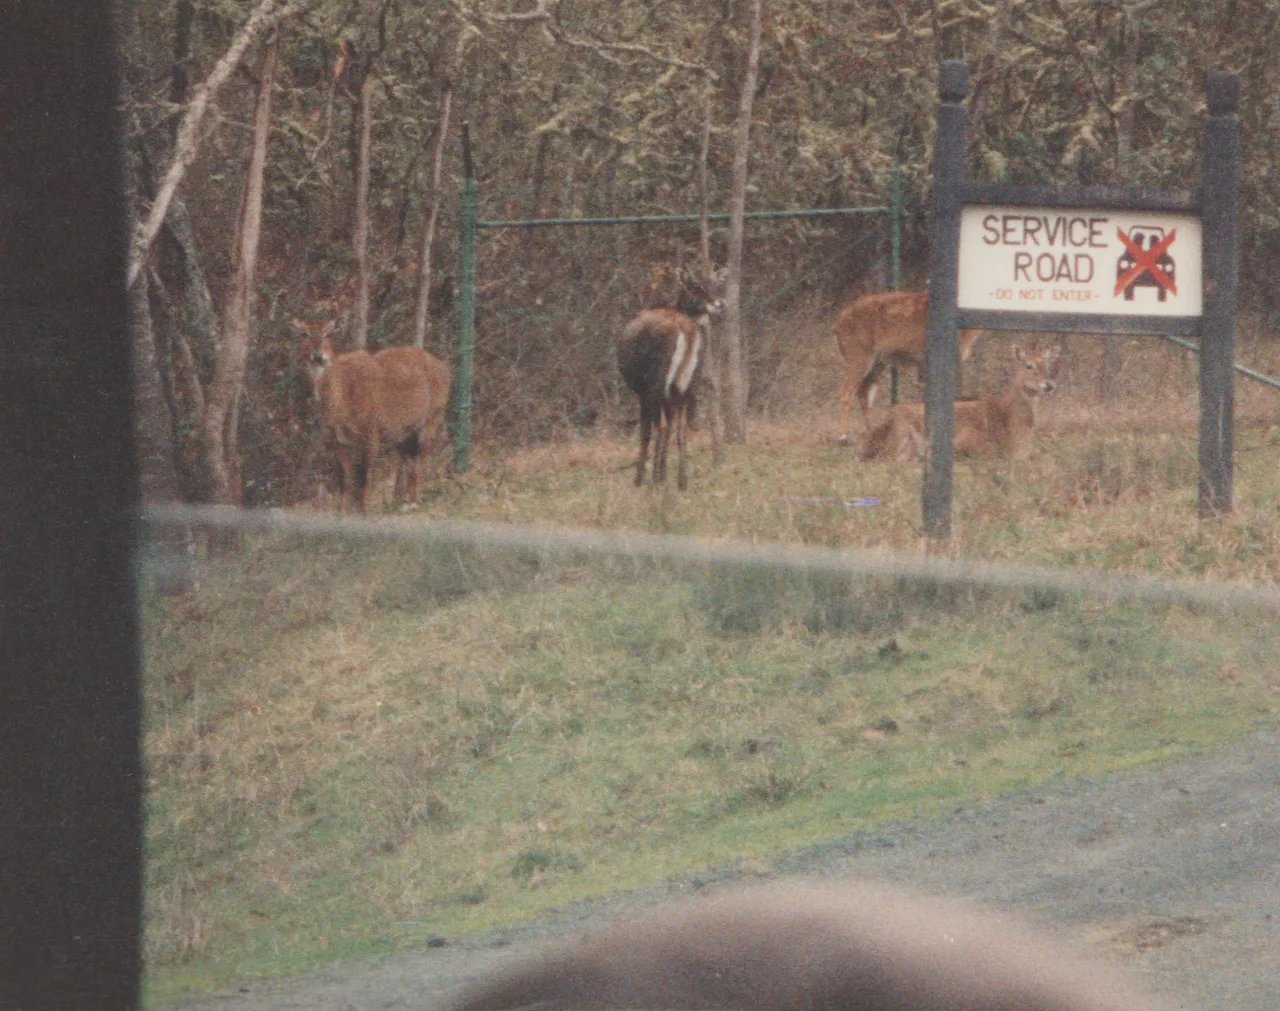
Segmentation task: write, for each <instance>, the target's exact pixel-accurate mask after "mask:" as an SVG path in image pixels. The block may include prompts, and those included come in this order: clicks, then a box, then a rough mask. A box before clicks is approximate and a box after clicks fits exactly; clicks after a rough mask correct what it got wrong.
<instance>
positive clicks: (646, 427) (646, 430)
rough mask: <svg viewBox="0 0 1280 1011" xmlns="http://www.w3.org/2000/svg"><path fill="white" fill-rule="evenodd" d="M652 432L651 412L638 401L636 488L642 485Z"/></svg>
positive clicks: (645, 404) (646, 404)
mask: <svg viewBox="0 0 1280 1011" xmlns="http://www.w3.org/2000/svg"><path fill="white" fill-rule="evenodd" d="M652 432H653V412H652V410H651V409H650V405H649V404H648V403H647V402H646V401H644V400H643V399H642V400H641V401H640V457H639V459H638V460H636V487H637V488H639V487H640V486H641V485H642V484H644V462H645V459H646V458H647V457H648V456H649V438H650V436H651V435H652Z"/></svg>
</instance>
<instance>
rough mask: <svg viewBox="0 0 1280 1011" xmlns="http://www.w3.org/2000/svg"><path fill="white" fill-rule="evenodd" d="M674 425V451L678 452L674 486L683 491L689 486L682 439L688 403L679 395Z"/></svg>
mask: <svg viewBox="0 0 1280 1011" xmlns="http://www.w3.org/2000/svg"><path fill="white" fill-rule="evenodd" d="M675 426H676V451H677V452H678V453H679V454H680V462H679V464H678V465H677V470H676V487H678V488H679V489H680V490H681V491H684V490H685V489H686V488H688V487H689V475H688V473H687V471H686V470H685V464H684V440H685V432H686V431H687V430H688V427H689V404H688V400H687V399H686V398H685V397H681V398H680V400H679V402H678V403H677V404H676V407H675Z"/></svg>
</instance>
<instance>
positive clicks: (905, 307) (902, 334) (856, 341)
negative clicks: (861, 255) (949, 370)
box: [835, 291, 983, 443]
mask: <svg viewBox="0 0 1280 1011" xmlns="http://www.w3.org/2000/svg"><path fill="white" fill-rule="evenodd" d="M928 317H929V293H928V292H927V291H878V292H874V293H872V294H870V295H862V296H860V297H858V298H855V299H851V300H850V301H848V302H846V303H845V305H844V308H842V309H841V310H840V315H839V316H837V317H836V324H835V334H836V346H837V347H839V348H840V354H841V356H843V358H844V360H845V362H846V363H847V364H848V366H849V376H848V378H847V379H845V381H844V385H843V386H842V387H841V388H840V441H841V442H842V443H847V442H848V441H849V438H850V433H851V429H852V424H853V398H854V395H855V394H856V395H857V398H858V404H859V406H860V407H861V408H862V414H863V416H864V417H866V415H867V412H868V411H870V409H871V405H872V404H873V403H874V402H875V395H876V389H877V385H876V384H877V383H878V382H879V380H880V376H881V375H882V374H883V373H884V370H885V369H886V368H888V367H889V366H890V365H912V366H914V367H915V369H916V371H917V374H918V373H919V371H920V369H921V368H922V367H923V365H924V349H925V323H926V321H927V320H928ZM982 333H983V331H981V330H961V331H960V333H959V336H958V344H959V350H960V360H961V361H962V362H963V361H966V360H967V359H968V357H969V353H970V352H971V351H972V350H973V344H974V341H976V340H977V339H978V337H979V336H981V334H982Z"/></svg>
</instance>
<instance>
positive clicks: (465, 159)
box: [452, 123, 480, 471]
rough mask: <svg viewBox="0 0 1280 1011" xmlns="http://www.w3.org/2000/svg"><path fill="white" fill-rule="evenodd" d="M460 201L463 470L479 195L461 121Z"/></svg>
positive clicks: (457, 456) (457, 451)
mask: <svg viewBox="0 0 1280 1011" xmlns="http://www.w3.org/2000/svg"><path fill="white" fill-rule="evenodd" d="M462 176H463V179H462V201H461V207H460V208H459V217H460V218H461V221H460V222H459V228H458V233H459V238H460V239H461V243H462V249H461V250H460V252H459V256H458V274H459V284H460V285H461V288H462V305H461V306H460V307H459V310H458V342H457V346H456V347H455V348H454V349H453V358H454V362H455V367H454V376H453V425H452V427H453V469H454V470H458V471H463V470H466V469H467V467H468V466H469V465H470V462H471V373H472V363H473V361H474V360H475V353H476V232H477V230H478V229H477V224H476V222H477V219H478V217H479V202H480V201H479V197H478V195H477V193H476V176H475V170H474V168H473V167H472V164H471V127H470V124H468V123H463V124H462Z"/></svg>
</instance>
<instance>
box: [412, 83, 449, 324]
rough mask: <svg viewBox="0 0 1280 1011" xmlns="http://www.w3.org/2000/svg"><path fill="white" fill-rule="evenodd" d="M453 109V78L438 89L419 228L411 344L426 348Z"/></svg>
mask: <svg viewBox="0 0 1280 1011" xmlns="http://www.w3.org/2000/svg"><path fill="white" fill-rule="evenodd" d="M452 109H453V80H452V79H451V78H450V79H446V80H445V82H444V84H443V86H442V87H441V89H440V121H439V122H438V123H437V124H436V133H435V144H434V145H433V150H432V153H431V186H430V189H429V190H428V191H427V220H426V224H425V225H424V226H423V229H422V257H421V259H420V260H419V261H418V297H417V301H416V304H415V305H414V309H413V343H414V346H415V347H425V346H426V343H427V317H428V315H429V313H430V309H431V266H432V256H433V254H434V253H435V244H436V225H437V223H438V222H439V220H440V198H441V196H442V194H441V190H440V177H441V176H442V175H443V172H444V145H445V141H446V140H447V139H448V137H449V114H450V112H451V111H452Z"/></svg>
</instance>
